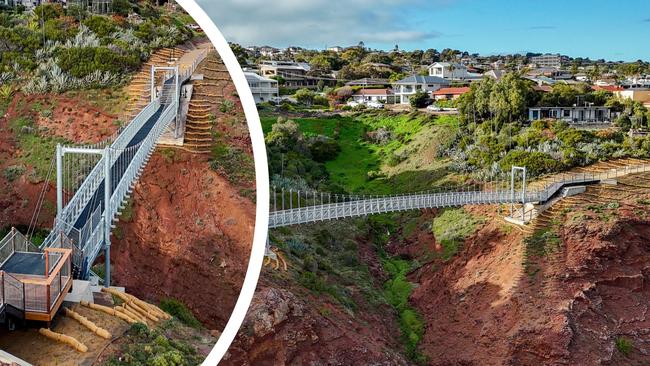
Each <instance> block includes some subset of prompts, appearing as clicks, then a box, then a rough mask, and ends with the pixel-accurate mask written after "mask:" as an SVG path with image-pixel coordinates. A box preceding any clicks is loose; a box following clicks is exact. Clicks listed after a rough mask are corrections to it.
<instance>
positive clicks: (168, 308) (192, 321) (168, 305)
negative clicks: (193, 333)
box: [160, 299, 202, 328]
mask: <svg viewBox="0 0 650 366" xmlns="http://www.w3.org/2000/svg"><path fill="white" fill-rule="evenodd" d="M160 308H161V309H162V310H163V311H165V312H166V313H168V314H170V315H171V316H174V317H176V318H177V319H178V320H180V321H181V322H182V323H183V324H185V325H187V326H190V327H192V328H201V327H202V325H201V322H199V321H198V320H197V319H196V318H195V317H194V314H192V312H191V311H190V309H188V308H187V307H186V306H185V305H184V304H183V303H182V302H180V301H178V300H176V299H163V300H161V301H160Z"/></svg>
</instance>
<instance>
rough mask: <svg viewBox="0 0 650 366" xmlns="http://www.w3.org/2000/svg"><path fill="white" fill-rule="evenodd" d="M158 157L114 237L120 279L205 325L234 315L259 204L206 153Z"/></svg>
mask: <svg viewBox="0 0 650 366" xmlns="http://www.w3.org/2000/svg"><path fill="white" fill-rule="evenodd" d="M173 160H174V161H169V160H165V158H164V157H163V156H162V155H161V154H159V153H156V154H155V155H153V156H152V158H151V160H150V161H149V163H148V164H147V167H146V168H145V170H144V174H143V175H142V177H141V178H140V180H139V183H138V184H137V185H136V188H135V190H134V193H133V209H132V215H131V216H132V218H130V219H128V218H127V221H128V222H124V221H122V222H120V224H119V233H118V234H116V235H115V237H114V239H113V250H112V256H111V258H112V262H113V267H114V268H115V269H114V281H115V283H116V284H120V285H121V286H125V287H126V288H127V289H128V291H129V292H132V293H134V294H135V295H136V296H140V297H143V298H146V299H150V300H153V301H156V300H159V299H162V298H175V299H179V300H180V301H182V302H183V303H184V304H186V305H187V306H188V307H189V308H190V309H191V310H192V311H193V313H194V314H195V315H196V316H197V318H199V320H201V321H203V322H204V323H205V324H206V326H209V327H212V328H217V329H221V328H222V327H223V326H224V325H225V323H226V321H227V320H228V319H229V317H230V312H231V310H232V308H233V307H234V304H235V301H236V299H237V297H238V295H239V289H240V288H241V284H242V282H243V278H244V275H245V273H246V267H247V265H248V257H249V256H250V249H251V244H252V239H253V228H254V225H255V204H254V203H253V202H251V201H250V200H248V199H246V198H242V197H241V196H240V195H239V191H238V190H239V188H238V187H234V186H232V185H231V184H230V183H228V181H226V180H225V179H224V178H222V177H221V176H219V175H218V174H217V173H215V172H214V171H212V170H211V169H210V168H209V166H208V161H207V159H206V158H205V157H204V156H199V155H192V154H189V153H183V152H180V151H178V150H177V151H175V154H174V158H173Z"/></svg>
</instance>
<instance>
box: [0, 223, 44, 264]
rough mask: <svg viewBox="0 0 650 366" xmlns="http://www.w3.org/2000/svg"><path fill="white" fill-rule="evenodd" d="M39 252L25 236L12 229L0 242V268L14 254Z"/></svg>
mask: <svg viewBox="0 0 650 366" xmlns="http://www.w3.org/2000/svg"><path fill="white" fill-rule="evenodd" d="M39 251H40V250H39V248H38V247H37V246H36V245H34V244H32V242H31V241H30V240H29V239H27V237H26V236H25V235H23V234H22V233H21V232H20V231H18V230H16V228H13V227H12V228H11V231H9V233H8V234H7V235H6V236H5V237H4V238H3V239H2V240H0V267H2V266H3V265H4V263H5V262H6V261H7V260H8V259H9V258H10V257H11V256H12V255H13V254H14V253H15V252H39Z"/></svg>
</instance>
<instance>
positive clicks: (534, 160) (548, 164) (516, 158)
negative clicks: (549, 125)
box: [499, 150, 562, 177]
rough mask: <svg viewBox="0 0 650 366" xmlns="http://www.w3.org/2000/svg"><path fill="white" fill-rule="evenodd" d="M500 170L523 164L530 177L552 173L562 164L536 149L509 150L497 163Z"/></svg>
mask: <svg viewBox="0 0 650 366" xmlns="http://www.w3.org/2000/svg"><path fill="white" fill-rule="evenodd" d="M499 165H500V166H501V170H503V171H510V169H511V168H512V166H513V165H514V166H525V167H526V170H527V173H528V175H529V176H531V177H536V176H539V175H541V174H544V173H552V172H555V171H558V170H560V169H561V168H562V164H561V163H560V162H559V161H557V160H555V159H553V158H552V157H551V156H550V155H549V154H546V153H543V152H538V151H525V150H511V151H509V152H508V154H507V155H506V156H505V157H504V158H503V159H502V160H501V162H500V163H499Z"/></svg>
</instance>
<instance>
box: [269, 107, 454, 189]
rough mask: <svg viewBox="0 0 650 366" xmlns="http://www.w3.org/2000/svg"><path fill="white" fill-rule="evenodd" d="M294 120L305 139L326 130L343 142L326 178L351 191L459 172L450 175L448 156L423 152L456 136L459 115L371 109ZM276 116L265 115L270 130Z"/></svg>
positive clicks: (412, 184)
mask: <svg viewBox="0 0 650 366" xmlns="http://www.w3.org/2000/svg"><path fill="white" fill-rule="evenodd" d="M292 121H294V122H295V123H296V124H297V125H298V127H299V129H300V132H301V133H302V134H303V136H304V138H305V139H309V138H313V137H315V136H316V135H322V136H325V137H327V138H328V139H330V140H333V141H335V142H336V143H337V144H338V146H339V148H340V152H339V153H338V154H336V156H335V157H334V158H332V159H329V160H327V161H325V162H323V167H324V170H325V171H326V174H325V175H326V177H322V179H321V180H324V181H326V182H327V184H326V185H327V186H329V187H338V188H340V190H342V191H346V192H350V193H352V192H358V193H368V194H389V193H397V192H410V191H414V190H424V189H431V188H433V187H435V186H438V185H441V184H444V183H447V182H449V181H450V180H451V179H452V178H453V177H449V176H448V174H449V171H448V170H447V165H448V162H447V161H445V160H444V159H442V160H440V159H436V156H429V157H427V159H426V160H427V161H426V162H425V163H422V162H420V161H419V160H418V158H417V157H418V151H419V150H422V149H429V150H431V151H432V152H435V151H437V150H438V149H437V147H438V146H439V145H440V144H443V143H445V142H448V140H449V139H452V138H454V136H455V131H456V129H457V119H456V118H455V117H453V116H443V117H431V116H428V115H424V114H418V113H414V114H392V113H386V112H374V113H373V112H367V113H362V114H358V115H354V116H345V117H344V116H338V117H324V118H317V117H312V118H294V119H292ZM276 122H277V117H275V116H263V117H262V126H263V129H264V132H265V133H267V134H268V133H270V132H271V130H272V126H273V125H274V124H275V123H276ZM272 173H277V172H272ZM285 173H286V170H285ZM285 176H286V174H285Z"/></svg>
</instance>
